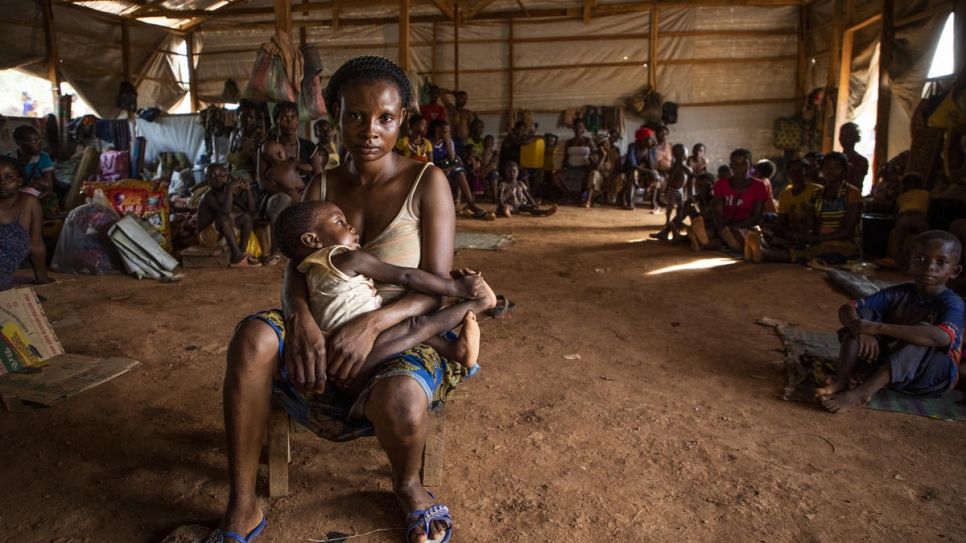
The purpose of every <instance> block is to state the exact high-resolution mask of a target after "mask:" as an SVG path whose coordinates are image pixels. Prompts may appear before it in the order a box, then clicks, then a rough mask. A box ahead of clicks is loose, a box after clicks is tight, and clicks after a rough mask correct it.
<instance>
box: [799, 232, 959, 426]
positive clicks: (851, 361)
mask: <svg viewBox="0 0 966 543" xmlns="http://www.w3.org/2000/svg"><path fill="white" fill-rule="evenodd" d="M962 251H963V246H962V244H961V243H960V241H959V239H957V238H956V236H954V235H952V234H950V233H949V232H944V231H941V230H930V231H928V232H925V233H923V234H921V235H920V236H919V237H917V238H916V241H915V242H914V243H913V246H912V251H911V253H910V256H911V258H910V264H909V271H910V273H911V275H912V277H913V279H914V280H915V282H914V283H906V284H903V285H897V286H894V287H890V288H887V289H883V290H880V291H879V292H877V293H875V294H873V295H872V296H869V297H868V298H866V299H864V300H859V301H853V302H852V303H850V304H845V305H843V306H842V308H841V309H839V321H840V322H841V323H842V324H843V325H845V328H843V329H842V330H841V331H840V332H839V334H840V338H841V340H842V347H841V350H840V354H839V365H838V368H837V371H836V377H835V381H834V382H833V383H832V384H831V385H829V386H827V387H823V388H820V389H818V390H817V391H816V392H815V394H816V397H817V398H818V400H819V401H820V402H821V404H822V405H823V406H824V407H825V408H826V409H828V410H829V411H831V412H833V413H842V412H845V411H848V410H849V409H851V408H853V407H856V406H860V405H864V404H865V403H866V402H868V401H869V400H870V399H871V398H872V396H873V395H874V394H875V393H876V392H878V391H879V389H881V388H883V387H886V386H887V387H889V388H891V389H894V390H898V391H900V392H905V393H907V394H914V395H920V396H930V395H938V394H941V393H943V392H946V391H947V390H950V389H951V388H953V387H954V386H955V385H956V381H957V380H958V377H959V368H958V365H959V361H960V353H961V349H962V333H963V319H964V311H966V309H964V308H966V306H964V304H963V300H962V299H961V298H959V296H957V295H956V294H955V293H954V292H953V291H951V290H949V289H948V288H947V287H946V282H947V281H948V280H950V279H953V278H955V277H956V276H958V275H959V274H960V273H961V272H962V266H960V264H959V262H960V258H961V256H962ZM860 360H863V361H865V362H866V363H868V364H872V365H873V366H874V373H872V375H871V377H869V378H867V379H866V380H865V382H864V383H862V384H860V385H859V386H857V387H855V388H851V389H850V388H849V383H850V380H851V378H852V373H853V371H854V370H855V369H856V368H857V367H858V365H859V361H860Z"/></svg>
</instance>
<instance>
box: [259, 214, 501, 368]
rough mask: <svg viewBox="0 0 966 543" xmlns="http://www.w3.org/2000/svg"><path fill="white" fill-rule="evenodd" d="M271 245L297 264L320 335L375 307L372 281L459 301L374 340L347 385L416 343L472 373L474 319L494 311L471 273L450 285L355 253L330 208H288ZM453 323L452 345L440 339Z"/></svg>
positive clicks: (355, 242)
mask: <svg viewBox="0 0 966 543" xmlns="http://www.w3.org/2000/svg"><path fill="white" fill-rule="evenodd" d="M275 239H276V243H277V244H278V245H279V247H280V248H281V250H282V254H284V255H285V256H287V257H288V258H290V259H292V260H294V261H296V262H299V265H298V269H299V271H301V272H302V273H304V274H306V280H307V283H308V285H309V306H310V308H311V310H312V314H313V316H314V317H315V319H316V320H317V321H318V323H319V329H320V330H322V333H323V334H324V335H328V334H329V333H331V332H333V331H334V330H336V329H337V328H339V327H340V326H342V325H343V324H345V323H346V322H348V321H350V320H352V319H353V318H355V317H356V316H358V315H361V314H363V313H367V312H369V311H373V310H376V309H378V308H379V307H380V305H381V301H382V299H381V297H380V296H379V295H378V294H376V288H375V285H374V284H373V280H375V281H379V282H380V283H391V284H395V285H400V286H405V287H409V288H411V289H413V290H416V291H418V292H423V293H426V294H436V295H440V296H455V297H458V298H463V299H464V301H462V302H459V303H457V304H455V305H451V306H449V307H446V308H444V309H442V310H440V311H438V312H436V313H432V314H430V315H423V316H419V317H413V318H410V319H407V320H405V321H403V322H401V323H399V324H397V325H396V326H393V327H392V328H389V329H388V330H386V331H384V332H382V333H381V334H379V336H378V338H376V342H375V344H374V345H373V348H372V351H371V352H370V353H369V356H368V357H367V358H366V362H365V364H364V366H363V367H362V369H361V372H360V375H359V376H358V378H357V379H355V380H354V382H356V383H365V382H366V381H368V377H371V374H372V373H373V372H374V371H375V370H376V368H377V367H378V365H379V363H380V362H382V361H383V360H385V359H387V358H389V357H391V356H393V355H395V354H397V353H400V352H402V351H405V350H407V349H410V348H412V347H414V346H416V345H418V344H420V343H425V344H427V345H429V346H431V347H433V348H434V349H436V351H437V352H438V353H439V354H440V355H442V356H444V357H446V358H449V359H452V360H455V361H458V362H460V363H461V364H463V365H464V366H466V367H468V368H471V375H472V374H473V373H475V371H476V370H477V369H478V366H477V364H476V360H477V356H478V354H479V344H480V334H479V325H478V324H477V322H476V316H475V313H479V312H481V311H486V310H488V309H492V308H493V307H495V306H496V295H495V294H493V291H492V290H490V287H489V286H488V285H487V284H486V282H485V281H483V277H482V276H481V275H480V274H479V273H478V272H472V271H470V270H460V271H453V272H452V273H451V275H452V276H453V277H454V278H453V279H444V278H442V277H438V276H436V275H433V274H431V273H428V272H425V271H423V270H420V269H419V268H402V267H399V266H393V265H390V264H386V263H384V262H382V261H381V260H379V259H377V258H376V257H374V256H372V255H370V254H368V253H366V252H364V251H361V250H360V245H359V234H357V233H356V229H355V228H354V227H353V226H352V225H350V224H349V223H348V222H347V221H346V219H345V215H344V214H343V213H342V210H341V209H339V207H338V206H336V205H335V204H333V203H331V202H320V201H311V202H301V203H297V204H293V205H291V206H289V207H288V208H286V209H285V210H284V211H282V213H281V214H279V216H278V219H277V220H276V222H275ZM460 323H462V324H463V328H462V330H461V332H460V336H459V339H457V340H456V341H455V342H451V341H449V340H447V339H445V338H443V337H440V334H443V333H446V332H448V331H450V330H452V329H453V328H455V327H457V326H458V325H459V324H460ZM352 377H354V376H352Z"/></svg>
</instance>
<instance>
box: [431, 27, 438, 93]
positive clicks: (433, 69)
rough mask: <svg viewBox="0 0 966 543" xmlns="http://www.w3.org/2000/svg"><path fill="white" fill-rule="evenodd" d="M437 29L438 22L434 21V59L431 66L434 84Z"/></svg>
mask: <svg viewBox="0 0 966 543" xmlns="http://www.w3.org/2000/svg"><path fill="white" fill-rule="evenodd" d="M437 30H438V26H437V23H433V60H432V66H431V67H430V69H431V70H432V79H433V84H434V85H435V84H436V47H437V45H436V36H437V34H436V31H437Z"/></svg>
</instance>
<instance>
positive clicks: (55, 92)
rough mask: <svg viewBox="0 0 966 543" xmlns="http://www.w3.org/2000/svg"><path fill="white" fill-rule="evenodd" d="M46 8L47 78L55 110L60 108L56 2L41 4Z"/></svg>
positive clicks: (47, 1)
mask: <svg viewBox="0 0 966 543" xmlns="http://www.w3.org/2000/svg"><path fill="white" fill-rule="evenodd" d="M41 7H42V8H43V10H44V35H45V37H46V42H45V43H46V45H47V79H48V80H49V81H50V94H51V97H52V98H53V104H54V105H53V107H54V112H55V113H56V111H57V110H58V108H60V69H59V67H60V58H59V57H58V56H57V33H56V31H55V30H54V3H53V0H46V1H45V2H44V3H43V6H41Z"/></svg>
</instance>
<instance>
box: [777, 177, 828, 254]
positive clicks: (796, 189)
mask: <svg viewBox="0 0 966 543" xmlns="http://www.w3.org/2000/svg"><path fill="white" fill-rule="evenodd" d="M808 169H809V165H808V161H806V160H805V159H803V158H796V159H794V160H792V161H791V162H789V163H788V166H786V174H787V175H788V181H789V184H788V186H787V187H785V190H783V191H782V192H781V194H779V195H778V222H777V223H776V224H775V226H774V227H773V231H774V233H775V235H776V236H777V237H779V238H782V239H786V240H791V241H795V240H798V238H799V237H801V236H804V235H806V234H810V233H811V232H812V231H813V230H815V204H816V202H817V201H818V199H819V198H821V197H822V185H819V184H816V183H809V182H808Z"/></svg>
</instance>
